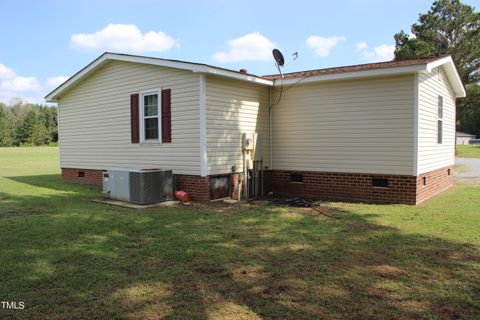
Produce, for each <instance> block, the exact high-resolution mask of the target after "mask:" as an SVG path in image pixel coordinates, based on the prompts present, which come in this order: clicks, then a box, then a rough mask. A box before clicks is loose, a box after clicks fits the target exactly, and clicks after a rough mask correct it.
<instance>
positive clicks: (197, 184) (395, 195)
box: [62, 167, 453, 204]
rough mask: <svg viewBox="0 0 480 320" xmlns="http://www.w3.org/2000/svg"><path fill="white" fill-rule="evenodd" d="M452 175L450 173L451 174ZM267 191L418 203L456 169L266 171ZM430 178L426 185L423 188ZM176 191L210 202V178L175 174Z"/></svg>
mask: <svg viewBox="0 0 480 320" xmlns="http://www.w3.org/2000/svg"><path fill="white" fill-rule="evenodd" d="M82 172H83V176H82ZM449 172H450V174H449ZM292 173H295V174H301V175H303V182H291V174H292ZM62 178H63V180H64V181H65V182H71V183H80V184H88V185H94V186H98V187H101V186H102V179H103V176H102V170H91V169H73V168H62ZM264 178H265V187H264V189H265V190H266V192H268V191H273V192H274V193H275V194H279V195H285V196H300V197H308V198H315V199H321V200H340V201H356V202H370V203H403V204H418V203H421V202H423V201H425V200H427V199H428V198H430V197H432V196H434V195H437V194H438V193H440V192H442V191H444V190H446V189H448V188H450V187H451V186H452V185H453V167H445V168H441V169H437V170H434V171H431V172H427V173H424V174H421V175H419V176H418V177H415V176H407V175H405V176H403V175H379V174H362V173H330V172H313V171H280V170H272V171H270V170H267V171H265V172H264ZM373 178H378V179H388V187H387V188H379V187H372V179H373ZM423 178H426V185H425V186H424V185H423ZM230 180H231V187H230V190H231V196H232V198H234V199H237V197H238V174H232V175H231V179H230ZM175 181H176V187H175V190H184V191H187V192H188V193H189V194H190V196H191V197H192V200H195V201H209V200H210V178H209V177H201V176H194V175H179V174H177V175H175Z"/></svg>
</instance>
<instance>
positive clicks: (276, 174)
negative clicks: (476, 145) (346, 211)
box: [265, 167, 453, 204]
mask: <svg viewBox="0 0 480 320" xmlns="http://www.w3.org/2000/svg"><path fill="white" fill-rule="evenodd" d="M449 169H450V175H448V170H449ZM292 173H294V174H301V175H303V182H292V181H291V174H292ZM423 177H427V185H426V186H425V187H423V186H422V178H423ZM374 178H377V179H388V187H386V188H382V187H373V186H372V179H374ZM452 184H453V169H452V167H446V168H442V169H438V170H435V171H432V172H428V173H425V174H422V175H420V176H418V177H416V176H407V175H379V174H361V173H330V172H312V171H304V172H302V171H280V170H272V171H265V190H268V191H273V192H274V193H275V194H280V195H288V196H301V197H309V198H315V199H321V200H337V201H338V200H340V201H355V202H369V203H403V204H418V203H420V202H423V201H425V200H426V199H428V198H430V197H431V196H433V195H436V194H438V193H440V192H442V191H443V190H446V189H448V188H449V187H450V186H452Z"/></svg>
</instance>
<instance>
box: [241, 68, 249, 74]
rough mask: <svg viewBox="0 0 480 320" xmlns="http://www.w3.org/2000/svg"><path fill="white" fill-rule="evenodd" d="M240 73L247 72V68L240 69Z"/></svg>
mask: <svg viewBox="0 0 480 320" xmlns="http://www.w3.org/2000/svg"><path fill="white" fill-rule="evenodd" d="M240 73H248V70H247V69H240Z"/></svg>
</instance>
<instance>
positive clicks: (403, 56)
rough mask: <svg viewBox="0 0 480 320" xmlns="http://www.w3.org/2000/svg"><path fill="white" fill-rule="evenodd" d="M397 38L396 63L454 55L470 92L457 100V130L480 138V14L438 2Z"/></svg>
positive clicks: (453, 0)
mask: <svg viewBox="0 0 480 320" xmlns="http://www.w3.org/2000/svg"><path fill="white" fill-rule="evenodd" d="M394 39H395V45H396V46H395V60H408V59H418V58H427V57H434V56H444V55H451V56H452V59H453V61H454V62H455V64H456V66H457V68H458V71H459V74H460V77H461V78H462V81H463V84H464V85H465V90H466V91H467V97H466V98H462V99H458V100H457V130H459V131H465V132H468V133H473V134H476V135H477V136H479V137H480V13H479V12H478V11H475V8H474V7H472V6H469V5H467V4H464V3H462V2H461V1H459V0H438V1H435V2H434V3H433V5H432V6H431V8H430V10H429V11H428V12H427V13H424V14H420V15H419V17H418V22H416V23H414V24H413V25H412V26H411V31H410V33H406V32H404V31H400V32H399V33H397V34H395V36H394Z"/></svg>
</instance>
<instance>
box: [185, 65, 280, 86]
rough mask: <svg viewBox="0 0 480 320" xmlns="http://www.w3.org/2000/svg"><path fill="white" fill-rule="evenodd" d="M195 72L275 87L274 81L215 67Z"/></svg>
mask: <svg viewBox="0 0 480 320" xmlns="http://www.w3.org/2000/svg"><path fill="white" fill-rule="evenodd" d="M193 72H203V73H208V74H212V75H217V76H224V77H229V78H234V79H238V80H243V81H249V82H254V83H257V84H262V85H266V86H273V81H271V80H267V79H262V78H258V77H255V76H252V75H248V74H239V73H236V72H232V71H228V70H223V69H217V68H213V67H207V66H205V70H201V71H193Z"/></svg>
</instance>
